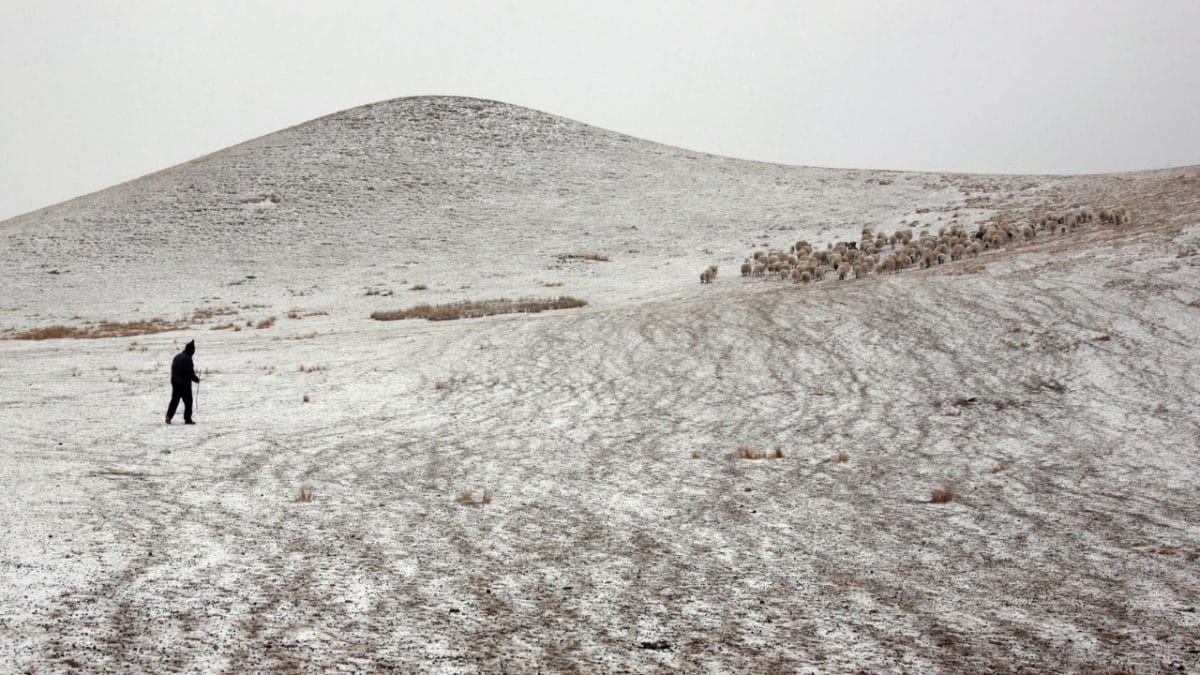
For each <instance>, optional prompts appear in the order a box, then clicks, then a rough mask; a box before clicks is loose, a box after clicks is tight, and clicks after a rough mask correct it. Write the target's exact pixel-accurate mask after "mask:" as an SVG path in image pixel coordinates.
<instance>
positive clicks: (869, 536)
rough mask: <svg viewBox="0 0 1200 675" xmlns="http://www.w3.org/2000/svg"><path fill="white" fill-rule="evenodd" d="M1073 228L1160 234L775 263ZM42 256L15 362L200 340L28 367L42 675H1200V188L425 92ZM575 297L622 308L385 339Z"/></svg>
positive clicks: (2, 428) (18, 491)
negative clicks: (985, 234)
mask: <svg viewBox="0 0 1200 675" xmlns="http://www.w3.org/2000/svg"><path fill="white" fill-rule="evenodd" d="M1073 205H1091V206H1117V205H1119V206H1124V207H1126V208H1127V209H1128V210H1129V211H1130V213H1131V215H1132V222H1131V224H1128V225H1121V226H1112V225H1099V224H1097V225H1089V226H1088V227H1084V228H1082V229H1080V230H1078V231H1076V232H1072V233H1069V234H1061V235H1057V234H1056V235H1052V236H1040V237H1038V238H1037V239H1035V240H1034V241H1031V242H1023V243H1013V244H1011V245H1008V246H1006V247H1005V248H1004V249H1003V250H1000V251H994V252H988V253H986V254H984V255H982V256H980V257H978V258H975V259H971V260H964V261H960V262H955V263H948V264H946V265H941V266H937V267H934V268H931V269H924V270H920V269H910V270H906V271H904V272H902V273H900V274H896V275H883V276H878V275H870V276H868V277H866V278H863V279H857V280H852V281H845V282H835V281H825V282H822V283H820V284H814V285H807V286H805V285H794V284H791V283H781V282H777V281H766V280H761V279H743V278H739V277H737V275H736V269H737V265H738V264H739V263H740V262H741V261H742V259H743V258H744V257H745V256H746V255H747V253H748V252H749V251H750V250H751V249H754V248H756V247H757V248H761V244H763V243H768V244H770V245H771V246H773V247H776V248H783V249H786V248H787V246H788V245H789V244H791V243H792V242H794V241H795V240H796V239H798V238H805V239H808V240H810V241H813V242H816V243H824V242H832V241H842V240H856V239H857V238H858V235H859V231H860V229H861V228H862V227H865V226H870V227H873V228H876V229H879V230H885V231H888V232H890V231H892V230H894V229H899V228H902V227H903V228H908V227H910V226H913V228H914V229H915V230H916V231H918V232H919V231H921V230H923V229H925V228H927V227H928V229H930V230H937V229H939V228H941V227H944V226H949V225H950V224H951V223H952V222H957V223H960V224H963V225H964V226H966V227H968V228H971V229H973V228H974V226H975V224H977V223H981V222H987V221H991V220H994V219H1012V220H1017V221H1020V220H1024V219H1028V218H1029V217H1030V216H1031V215H1032V214H1033V213H1034V212H1035V211H1041V210H1060V211H1061V210H1064V209H1067V208H1070V207H1072V206H1073ZM0 240H2V241H3V268H2V269H3V271H2V272H0V336H2V335H8V336H10V337H11V336H12V335H14V334H15V333H16V332H17V331H21V330H27V329H32V328H39V327H45V326H49V325H53V324H64V325H68V326H74V327H86V326H88V325H90V324H93V323H94V322H99V321H118V322H121V321H133V320H150V319H162V320H165V321H169V322H174V321H178V322H180V323H181V324H184V325H185V326H186V328H184V329H182V330H177V331H170V332H164V333H158V334H154V335H143V336H136V337H125V338H107V339H99V340H46V341H22V340H0V382H2V383H3V384H2V385H0V460H2V461H0V493H2V494H4V495H5V508H4V509H2V510H0V542H2V544H0V578H3V579H4V583H3V584H0V607H3V608H4V610H3V613H2V614H0V667H2V668H3V669H5V670H20V669H34V670H39V671H45V670H51V671H53V670H70V669H73V668H75V667H76V666H77V665H78V666H82V667H84V668H85V669H88V670H107V669H118V668H120V667H126V666H127V667H129V668H131V669H133V670H141V671H162V670H165V669H175V670H204V671H247V670H256V669H290V668H298V669H305V670H317V669H330V668H333V667H335V666H341V667H343V668H347V669H353V670H368V669H374V668H380V667H382V668H395V669H398V670H404V671H409V670H429V671H444V672H476V671H478V670H483V671H497V672H512V671H521V670H529V671H546V670H598V671H615V670H623V669H626V670H629V669H631V670H638V671H647V670H648V671H654V670H659V669H662V670H669V669H684V670H689V671H693V670H737V671H744V672H751V671H757V672H761V671H767V670H771V669H782V670H789V671H790V670H796V669H810V670H819V671H847V670H850V671H852V670H855V669H860V668H861V669H865V670H869V671H909V672H913V671H930V670H939V669H941V670H947V671H955V672H958V671H976V670H999V669H1004V668H1017V667H1020V666H1026V667H1032V668H1033V669H1036V670H1041V671H1047V670H1056V671H1057V670H1087V669H1099V668H1117V669H1127V670H1134V671H1147V670H1159V669H1169V668H1174V667H1175V666H1176V665H1178V666H1181V667H1183V668H1184V669H1196V668H1200V654H1197V653H1196V651H1195V648H1194V645H1195V644H1197V643H1198V642H1200V618H1198V616H1197V606H1196V605H1197V603H1196V592H1197V590H1198V589H1200V573H1198V572H1197V567H1196V561H1197V560H1198V559H1200V526H1197V525H1196V523H1197V522H1200V508H1198V507H1197V506H1196V504H1195V498H1194V497H1195V494H1196V492H1197V488H1198V487H1200V485H1198V483H1200V481H1198V479H1197V476H1198V475H1200V457H1197V446H1198V442H1200V407H1198V405H1197V403H1196V401H1200V391H1198V389H1200V370H1198V368H1200V367H1198V366H1197V365H1196V363H1198V362H1200V358H1198V357H1200V350H1198V349H1197V347H1196V346H1195V338H1196V335H1197V332H1198V331H1197V329H1198V328H1200V267H1198V266H1200V257H1198V256H1197V253H1198V252H1200V169H1198V168H1195V167H1191V168H1184V169H1174V170H1169V171H1160V172H1147V173H1137V174H1125V175H1108V176H1083V177H1029V176H971V175H936V174H926V173H905V172H895V171H852V170H833V169H818V168H806V167H788V166H778V165H769V164H761V163H753V162H746V161H740V160H732V159H727V158H721V157H714V156H710V155H704V154H699V153H695V152H690V151H686V150H681V149H677V148H671V147H666V146H662V145H656V144H653V143H649V142H646V141H641V140H637V139H632V138H628V137H624V136H621V135H619V134H615V133H612V132H607V131H603V130H599V129H595V128H592V127H588V126H585V125H582V124H578V123H576V122H572V121H569V120H564V119H560V118H555V117H552V116H549V115H545V114H542V113H538V112H535V111H531V110H527V109H522V108H518V107H514V106H509V105H505V104H500V103H494V102H488V101H479V100H471V99H453V98H414V99H400V100H396V101H389V102H384V103H379V104H375V105H371V106H365V107H362V108H356V109H353V110H349V111H345V112H342V113H338V114H335V115H331V116H329V117H326V118H323V119H320V120H316V121H314V122H310V123H307V124H304V125H300V126H298V127H295V128H292V129H288V130H285V131H282V132H279V133H276V134H272V135H270V136H266V137H263V138H260V139H257V140H254V141H250V142H247V143H245V144H242V145H239V146H236V147H234V148H230V149H227V150H223V151H221V152H218V153H215V154H213V155H210V156H208V157H204V158H201V159H198V160H196V161H194V162H190V163H188V164H185V165H181V166H178V167H174V168H171V169H168V170H165V171H163V172H160V173H158V174H154V175H151V176H147V177H145V178H142V179H139V180H137V181H133V182H131V183H127V184H124V185H120V186H117V187H114V188H111V189H109V190H105V191H102V192H99V193H96V194H93V195H89V196H86V197H82V198H80V199H76V200H73V201H71V202H67V203H64V204H61V205H58V206H54V207H50V208H47V209H43V210H41V211H38V212H35V213H31V214H27V215H25V216H22V217H19V218H15V219H12V220H9V221H6V222H4V223H0ZM592 252H595V253H598V254H601V255H603V256H606V257H608V258H610V260H609V261H589V260H586V259H582V258H577V257H570V256H573V255H579V254H583V253H592ZM710 264H718V265H720V266H721V270H722V271H721V274H720V276H719V277H718V279H717V282H716V283H715V284H713V285H711V286H707V285H706V286H701V285H700V284H698V283H697V275H698V273H699V272H700V271H701V270H702V269H704V267H706V266H708V265H710ZM419 286H425V287H426V289H425V290H410V289H412V288H415V287H419ZM558 294H567V295H571V296H574V297H579V298H582V299H585V300H587V301H588V303H589V304H588V306H587V307H584V308H582V309H575V310H564V311H561V312H550V313H546V314H540V315H536V316H500V317H492V318H487V319H472V320H465V321H454V322H442V323H426V322H413V321H400V322H386V323H385V322H376V321H372V320H371V319H369V318H368V317H369V314H370V313H371V312H372V311H374V310H378V309H395V308H402V307H407V306H411V305H413V304H416V303H418V302H446V301H453V300H461V299H482V298H493V297H500V296H508V297H517V296H550V295H558ZM270 317H276V321H275V322H274V324H273V325H271V326H270V327H265V328H261V329H258V328H254V327H252V325H258V324H259V323H260V322H262V321H263V320H264V319H268V318H270ZM247 322H249V324H252V325H247ZM232 324H236V325H237V327H238V328H239V329H240V330H237V331H234V330H232V329H231V328H230V329H225V330H213V329H214V328H218V327H222V326H229V325H232ZM189 339H195V340H196V342H197V346H198V351H197V355H196V361H197V364H198V366H199V367H200V369H201V377H202V378H204V382H203V384H202V392H201V396H200V400H199V405H200V408H199V412H198V415H197V418H198V420H199V422H200V423H199V424H198V425H197V426H196V427H183V426H182V425H179V424H178V423H177V424H176V425H173V426H166V425H164V424H163V423H162V414H163V411H164V409H165V406H166V403H167V397H168V395H169V387H168V386H167V385H166V384H165V380H166V368H167V364H168V363H169V361H170V359H171V357H172V355H173V354H174V353H175V352H177V351H178V350H179V348H180V346H181V345H182V343H183V342H186V341H187V340H189ZM306 395H307V397H308V402H305V401H304V398H305V396H306ZM741 447H746V448H749V449H752V450H762V451H766V452H767V453H768V454H773V452H774V449H775V448H776V447H778V448H779V449H780V451H781V453H782V455H783V457H781V458H779V459H765V460H746V459H738V458H737V457H736V455H737V452H738V449H739V448H741ZM839 453H845V459H846V461H837V459H836V457H837V455H838V454H839ZM301 485H310V486H312V487H313V489H314V491H315V495H316V496H315V499H314V500H313V501H311V502H297V501H295V497H296V493H297V490H298V489H299V488H300V486H301ZM941 487H951V488H952V489H953V491H954V493H955V495H956V497H955V499H954V500H953V501H951V502H950V503H948V504H942V505H934V504H930V503H928V500H929V496H930V492H931V490H933V489H935V488H941ZM468 491H469V492H471V494H472V504H467V503H464V502H463V501H460V498H461V497H462V496H463V493H464V492H468ZM484 493H487V494H488V495H489V497H490V503H488V504H486V505H483V504H480V503H478V502H479V499H480V498H481V496H482V495H483V494H484Z"/></svg>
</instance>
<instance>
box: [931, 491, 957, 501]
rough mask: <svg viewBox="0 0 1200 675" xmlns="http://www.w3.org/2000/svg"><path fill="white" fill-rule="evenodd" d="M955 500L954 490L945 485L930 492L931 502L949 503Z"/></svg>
mask: <svg viewBox="0 0 1200 675" xmlns="http://www.w3.org/2000/svg"><path fill="white" fill-rule="evenodd" d="M952 501H954V490H952V489H950V488H948V487H943V488H938V489H935V490H934V491H933V492H931V493H930V494H929V503H930V504H949V503H950V502H952Z"/></svg>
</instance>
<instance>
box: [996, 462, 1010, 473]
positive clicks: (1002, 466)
mask: <svg viewBox="0 0 1200 675" xmlns="http://www.w3.org/2000/svg"><path fill="white" fill-rule="evenodd" d="M1007 469H1008V465H1007V464H1005V463H1004V462H999V463H997V464H996V466H993V467H992V473H1000V472H1001V471H1005V470H1007Z"/></svg>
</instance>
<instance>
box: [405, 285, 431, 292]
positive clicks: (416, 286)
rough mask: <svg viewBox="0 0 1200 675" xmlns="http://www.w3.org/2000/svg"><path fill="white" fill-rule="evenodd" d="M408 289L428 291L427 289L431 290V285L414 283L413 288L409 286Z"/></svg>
mask: <svg viewBox="0 0 1200 675" xmlns="http://www.w3.org/2000/svg"><path fill="white" fill-rule="evenodd" d="M408 290H410V291H427V290H429V287H428V286H426V285H425V284H413V286H412V287H411V288H409V289H408Z"/></svg>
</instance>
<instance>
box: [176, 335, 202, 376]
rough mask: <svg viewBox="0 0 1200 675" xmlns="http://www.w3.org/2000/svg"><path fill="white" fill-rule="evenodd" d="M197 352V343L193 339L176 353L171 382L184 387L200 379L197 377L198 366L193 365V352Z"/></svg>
mask: <svg viewBox="0 0 1200 675" xmlns="http://www.w3.org/2000/svg"><path fill="white" fill-rule="evenodd" d="M195 353H196V343H195V341H192V342H189V343H187V345H185V346H184V348H183V351H182V352H179V353H178V354H176V355H175V360H173V361H171V384H173V385H176V386H181V387H182V386H188V385H189V384H191V383H192V382H199V381H200V378H198V377H196V368H195V366H193V365H192V354H195Z"/></svg>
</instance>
